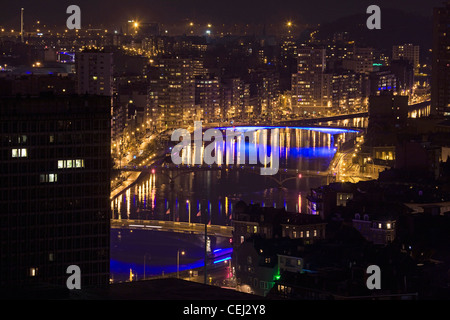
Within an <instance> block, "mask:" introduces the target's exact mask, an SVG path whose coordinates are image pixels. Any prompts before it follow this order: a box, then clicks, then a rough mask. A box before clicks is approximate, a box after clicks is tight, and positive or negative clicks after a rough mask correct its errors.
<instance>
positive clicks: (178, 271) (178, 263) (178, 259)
mask: <svg viewBox="0 0 450 320" xmlns="http://www.w3.org/2000/svg"><path fill="white" fill-rule="evenodd" d="M184 253H185V252H184V251H181V255H182V256H184ZM179 277H180V249H178V250H177V279H178V278H179Z"/></svg>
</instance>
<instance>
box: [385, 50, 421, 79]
mask: <svg viewBox="0 0 450 320" xmlns="http://www.w3.org/2000/svg"><path fill="white" fill-rule="evenodd" d="M419 57H420V47H419V46H415V45H413V44H411V43H406V44H402V45H395V46H393V47H392V60H406V61H408V62H409V63H411V64H412V66H413V68H414V74H417V73H419V70H420V61H419Z"/></svg>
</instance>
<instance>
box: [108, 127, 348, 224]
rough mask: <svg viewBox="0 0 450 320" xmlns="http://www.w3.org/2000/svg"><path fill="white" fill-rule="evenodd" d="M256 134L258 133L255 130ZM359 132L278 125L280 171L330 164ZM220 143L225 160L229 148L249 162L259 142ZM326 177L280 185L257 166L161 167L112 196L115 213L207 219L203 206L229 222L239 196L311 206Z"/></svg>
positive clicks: (213, 217)
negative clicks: (312, 195)
mask: <svg viewBox="0 0 450 320" xmlns="http://www.w3.org/2000/svg"><path fill="white" fill-rule="evenodd" d="M253 134H255V135H256V136H258V135H257V132H256V131H255V132H254V133H253ZM354 135H355V133H354V132H345V131H344V132H343V131H332V130H326V131H325V130H324V131H313V130H306V129H300V128H281V129H279V150H280V161H279V162H280V163H279V166H280V169H279V173H278V175H279V176H283V169H297V170H313V171H324V170H326V169H327V167H328V165H329V163H330V161H331V159H332V158H333V156H334V154H335V152H336V148H337V146H338V144H339V143H342V142H343V141H345V140H347V139H349V138H351V137H352V136H354ZM257 142H258V139H255V143H257ZM215 143H216V145H215V147H216V150H217V151H218V154H219V155H220V159H222V160H224V161H223V162H222V163H223V164H226V163H227V162H226V159H227V157H226V155H227V153H228V154H229V157H228V159H231V158H232V159H234V160H239V159H240V154H239V152H245V153H246V154H247V156H246V158H245V161H246V163H247V164H248V161H249V159H248V152H249V149H250V148H253V147H254V145H253V146H252V143H251V142H249V141H246V142H245V144H244V145H245V149H241V148H239V147H238V143H239V141H238V139H236V141H235V142H234V143H233V144H231V145H228V146H227V145H226V143H225V141H224V142H223V143H220V142H215ZM195 152H196V151H195V148H193V147H192V148H191V149H190V151H188V152H186V153H185V155H184V160H183V161H185V163H190V161H192V162H193V159H194V157H195ZM204 152H205V145H203V146H202V148H201V153H202V154H203V153H204ZM171 181H174V183H173V184H171V183H170V182H171ZM326 182H327V181H326V178H324V177H319V176H317V177H307V176H305V177H302V178H301V179H294V180H290V181H287V182H286V183H285V184H283V186H282V188H279V186H278V185H277V183H275V182H274V180H273V178H272V177H270V176H262V175H260V172H259V169H258V168H256V169H255V170H254V171H251V170H250V171H246V170H237V169H232V168H231V167H228V168H227V167H226V166H224V167H223V170H198V171H194V172H188V171H183V170H179V171H177V170H175V171H163V172H160V171H157V172H156V173H149V174H147V175H145V176H143V177H142V178H141V179H140V180H139V181H137V183H136V184H134V185H133V186H131V187H129V188H128V189H126V191H125V192H123V193H121V194H119V195H118V196H116V197H115V198H114V199H113V200H112V202H111V207H112V218H113V219H144V220H153V219H156V220H171V221H184V222H189V221H190V222H204V221H202V217H201V214H200V212H201V211H202V208H203V209H204V210H205V212H206V215H207V219H208V222H210V223H211V224H218V225H230V224H231V217H232V214H233V205H234V204H235V203H236V202H237V201H239V200H244V201H246V202H247V203H260V204H261V205H262V206H269V207H276V208H281V207H284V208H285V209H286V210H287V211H292V212H306V208H305V205H306V201H305V196H306V194H307V193H308V192H309V191H310V188H313V187H317V186H319V185H321V184H324V183H326Z"/></svg>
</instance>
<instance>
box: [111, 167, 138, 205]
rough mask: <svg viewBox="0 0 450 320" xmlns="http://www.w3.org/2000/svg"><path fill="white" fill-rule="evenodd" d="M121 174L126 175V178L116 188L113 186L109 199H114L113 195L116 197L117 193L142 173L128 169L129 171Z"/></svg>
mask: <svg viewBox="0 0 450 320" xmlns="http://www.w3.org/2000/svg"><path fill="white" fill-rule="evenodd" d="M123 174H124V175H126V178H125V180H124V181H123V182H122V183H121V184H120V185H119V186H118V187H117V188H115V189H114V190H111V196H110V199H111V200H112V199H114V197H116V196H117V195H118V194H119V193H121V192H122V191H124V190H125V189H126V188H128V187H129V186H131V185H132V184H133V183H135V182H136V181H137V179H139V176H140V175H141V174H142V172H138V171H129V172H124V173H123Z"/></svg>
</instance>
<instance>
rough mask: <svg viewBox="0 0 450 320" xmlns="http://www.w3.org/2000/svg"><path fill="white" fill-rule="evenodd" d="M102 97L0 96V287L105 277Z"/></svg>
mask: <svg viewBox="0 0 450 320" xmlns="http://www.w3.org/2000/svg"><path fill="white" fill-rule="evenodd" d="M110 110H111V106H110V99H109V97H101V96H84V95H83V96H40V97H26V98H25V97H22V98H17V97H14V98H2V99H0V136H1V144H0V163H1V165H0V176H1V179H2V183H1V184H0V206H1V208H2V210H1V211H0V245H1V250H0V270H1V272H0V286H1V287H2V288H8V287H9V288H14V289H19V290H20V289H21V288H30V287H32V286H56V287H61V288H66V281H67V278H68V276H69V274H68V273H67V268H68V267H69V266H71V265H76V266H78V267H80V270H81V286H82V287H89V286H102V285H107V284H108V283H109V264H110V261H109V238H110V216H111V214H110V210H111V204H110V182H111V181H110V170H111V156H110V153H111V131H110V129H111V128H110V117H111V116H110Z"/></svg>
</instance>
